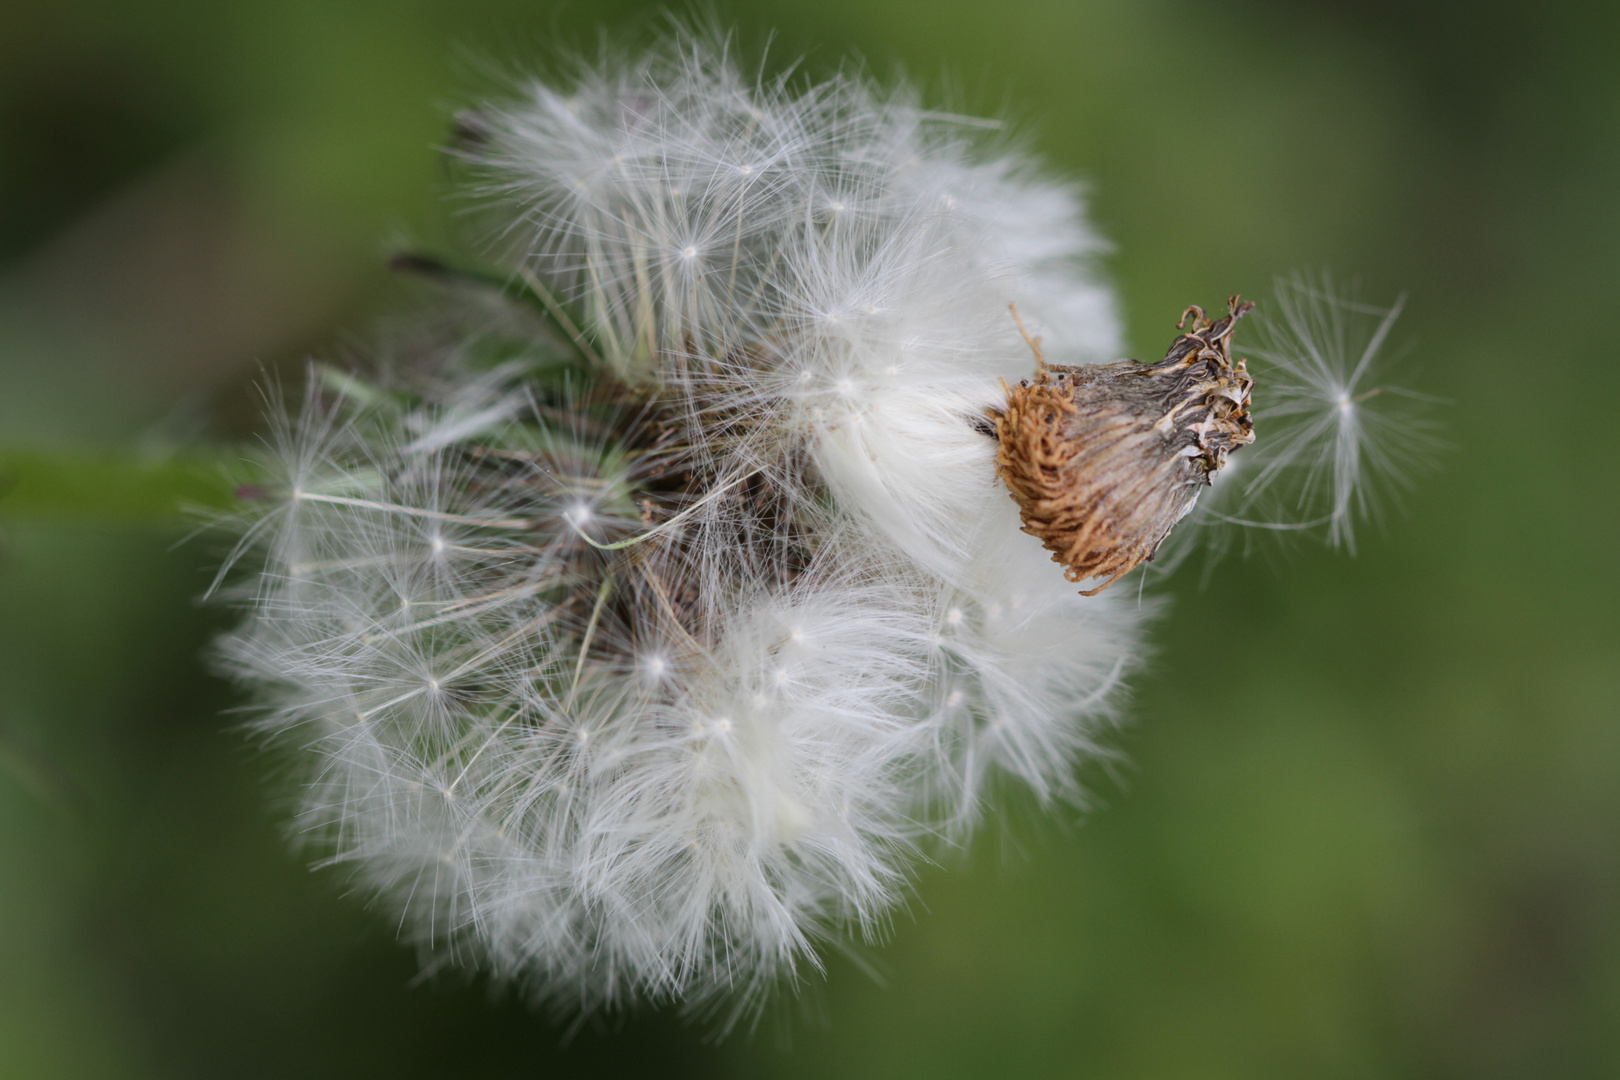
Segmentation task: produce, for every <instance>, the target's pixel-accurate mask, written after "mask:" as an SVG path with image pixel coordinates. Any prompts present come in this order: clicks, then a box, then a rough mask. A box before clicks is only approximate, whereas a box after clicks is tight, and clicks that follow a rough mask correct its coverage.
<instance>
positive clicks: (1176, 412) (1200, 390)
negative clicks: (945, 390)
mask: <svg viewBox="0 0 1620 1080" xmlns="http://www.w3.org/2000/svg"><path fill="white" fill-rule="evenodd" d="M1253 306H1254V305H1253V304H1252V303H1239V298H1238V297H1236V296H1233V297H1231V298H1230V299H1229V300H1228V301H1227V308H1228V314H1227V315H1226V317H1225V318H1223V319H1220V320H1218V321H1215V322H1211V321H1210V320H1209V319H1207V318H1205V317H1204V312H1203V310H1202V309H1200V308H1198V307H1189V308H1188V309H1187V310H1186V311H1185V312H1184V313H1183V314H1182V320H1181V322H1179V323H1177V324H1176V328H1177V329H1178V330H1180V329H1183V328H1185V327H1186V325H1187V319H1188V317H1189V316H1191V317H1192V320H1193V325H1192V329H1191V330H1190V331H1188V332H1187V333H1184V334H1182V335H1181V336H1180V337H1178V338H1176V340H1175V341H1174V342H1173V343H1172V344H1171V346H1170V351H1169V352H1168V353H1167V354H1166V355H1165V358H1164V359H1163V360H1160V361H1159V362H1158V363H1156V364H1138V363H1136V362H1135V361H1132V360H1122V361H1119V362H1118V363H1113V364H1098V365H1088V366H1080V367H1065V366H1059V365H1047V364H1045V363H1044V362H1041V363H1040V366H1039V371H1038V373H1037V375H1036V377H1035V378H1034V379H1033V380H1029V379H1026V380H1023V381H1022V382H1020V383H1019V384H1018V385H1017V386H1015V387H1011V388H1009V389H1008V391H1007V404H1006V406H1005V407H1004V408H1003V409H1001V410H998V411H996V412H993V413H992V414H991V415H992V419H993V420H994V421H995V425H996V438H997V440H998V441H999V443H1000V446H999V449H998V450H997V452H996V471H997V473H999V474H1000V476H1001V479H1002V482H1003V483H1005V484H1006V485H1007V490H1008V491H1009V492H1011V493H1012V497H1013V499H1014V500H1015V501H1016V502H1017V503H1018V508H1019V511H1020V513H1021V515H1022V517H1023V520H1024V531H1025V532H1027V533H1029V534H1031V535H1032V536H1037V537H1039V538H1040V540H1041V543H1042V544H1044V545H1045V546H1046V549H1047V550H1048V551H1050V552H1052V561H1053V562H1059V563H1062V564H1063V566H1064V571H1063V574H1064V577H1066V578H1068V580H1070V581H1084V580H1087V579H1088V578H1106V579H1107V580H1105V581H1104V582H1103V583H1102V584H1101V585H1099V586H1097V587H1096V588H1095V589H1087V590H1083V595H1086V596H1094V595H1096V594H1097V593H1100V592H1102V591H1103V590H1104V589H1106V588H1107V587H1108V586H1109V585H1112V584H1113V583H1114V582H1115V581H1117V580H1118V579H1119V578H1120V577H1121V576H1122V575H1124V574H1126V573H1129V572H1130V571H1131V570H1134V569H1135V568H1136V567H1137V566H1139V565H1140V564H1141V563H1143V562H1145V561H1147V560H1150V559H1152V558H1153V555H1154V553H1155V552H1156V551H1157V550H1158V548H1159V544H1160V543H1161V542H1162V541H1163V540H1164V538H1165V536H1166V535H1168V534H1169V532H1170V528H1171V526H1173V525H1174V524H1175V523H1176V522H1177V521H1178V520H1180V518H1181V516H1182V515H1183V514H1185V513H1186V512H1187V511H1188V510H1190V509H1192V505H1193V502H1194V500H1196V499H1197V498H1198V492H1199V490H1200V489H1201V488H1203V487H1204V486H1206V485H1207V484H1209V483H1210V482H1211V480H1212V478H1213V477H1214V475H1215V473H1217V472H1219V471H1220V469H1221V467H1222V466H1224V465H1225V464H1226V455H1227V454H1228V453H1229V452H1231V451H1232V450H1233V449H1234V448H1236V447H1239V446H1242V445H1244V444H1245V443H1251V442H1253V441H1254V423H1253V421H1252V420H1251V419H1250V418H1249V390H1250V388H1251V387H1252V386H1253V385H1254V380H1253V379H1252V378H1250V377H1249V373H1248V370H1247V367H1246V365H1245V364H1244V362H1243V361H1242V360H1238V361H1235V362H1234V361H1233V360H1232V353H1231V339H1232V330H1233V328H1234V327H1235V326H1236V325H1237V321H1238V320H1239V319H1241V318H1242V317H1243V316H1244V315H1246V314H1247V313H1248V312H1249V310H1250V309H1251V308H1252V307H1253ZM1037 361H1039V354H1038V352H1037Z"/></svg>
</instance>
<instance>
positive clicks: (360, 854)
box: [220, 34, 1381, 1026]
mask: <svg viewBox="0 0 1620 1080" xmlns="http://www.w3.org/2000/svg"><path fill="white" fill-rule="evenodd" d="M477 123H478V132H479V137H478V138H477V139H475V140H469V143H470V145H469V146H468V147H467V148H465V149H460V150H458V151H457V153H458V154H459V155H460V157H461V159H462V165H463V166H464V168H465V170H466V175H467V184H468V187H469V189H470V191H471V193H472V195H473V196H474V197H475V198H476V199H477V200H479V201H480V203H481V205H483V206H485V207H487V208H489V213H490V215H491V220H492V222H494V223H495V226H494V227H493V228H492V229H491V233H492V235H493V236H494V241H493V247H492V251H493V256H492V257H494V258H496V259H498V260H499V261H500V262H501V265H502V267H503V269H504V270H505V271H507V272H509V273H510V274H511V275H512V279H513V281H514V282H521V283H523V285H524V287H525V288H526V289H528V290H529V293H527V294H525V297H526V299H528V300H532V301H534V303H533V305H531V307H532V308H533V311H541V310H543V311H544V318H545V319H546V320H548V328H547V329H545V330H543V331H541V330H537V329H536V328H535V322H534V315H533V311H530V310H528V309H525V311H524V313H523V314H522V315H521V316H519V315H513V316H512V317H511V318H509V319H507V320H506V321H497V322H494V323H492V322H491V317H490V316H489V315H488V313H487V311H484V310H483V309H480V311H478V312H471V313H465V314H464V315H463V316H462V318H463V320H464V321H463V322H461V323H453V321H452V322H448V323H447V324H446V326H445V327H444V328H443V329H442V330H439V329H436V330H435V331H434V335H437V336H429V337H427V338H425V339H424V340H420V341H411V342H408V343H407V344H406V345H405V346H403V347H402V348H401V349H400V350H399V352H400V354H401V355H399V356H394V355H391V354H388V353H387V352H386V350H385V351H384V355H383V356H381V357H380V358H379V363H378V365H377V373H376V374H375V375H374V376H371V377H367V378H355V377H351V376H347V375H342V376H340V375H337V374H335V373H330V372H328V373H322V372H320V371H316V372H314V373H312V376H311V378H310V380H309V387H308V390H307V393H306V396H305V398H304V400H303V401H302V402H301V403H292V404H287V403H284V402H280V401H277V402H275V403H274V405H273V408H272V410H271V426H272V432H271V436H270V440H269V441H270V443H271V446H272V450H271V453H270V461H269V466H270V468H271V469H272V470H273V471H274V472H275V473H276V478H275V480H274V483H273V484H267V485H265V486H264V490H266V491H271V490H278V491H284V492H286V493H287V497H286V498H285V499H282V500H280V501H277V500H275V499H256V500H253V501H251V502H250V503H248V504H247V505H246V506H245V508H244V513H245V514H246V515H247V516H246V518H245V520H244V523H243V536H242V541H241V543H240V545H239V547H238V549H237V551H236V552H235V553H234V554H233V556H232V561H233V562H235V563H236V564H237V566H238V571H237V574H236V577H235V578H234V579H232V580H235V581H236V584H234V585H232V586H230V588H229V591H230V593H231V595H232V597H233V598H234V599H235V601H236V602H238V603H239V604H240V605H241V607H242V609H243V611H244V618H243V622H242V624H241V626H240V627H239V628H238V629H237V630H236V631H235V632H233V633H232V634H230V635H228V636H227V637H226V638H225V639H224V640H223V641H222V642H221V645H220V654H221V656H222V660H223V663H224V664H225V665H226V666H227V668H228V669H229V670H230V671H231V672H232V673H234V674H235V675H236V676H237V677H238V678H239V679H240V680H241V681H242V682H244V683H245V684H247V685H249V686H251V687H253V688H254V691H255V693H256V695H257V700H258V701H259V703H260V706H261V712H260V714H259V716H258V719H257V720H256V725H257V727H258V728H259V729H260V730H261V731H262V732H264V733H265V734H266V735H268V736H270V737H272V738H275V739H280V740H282V741H284V742H286V743H288V744H289V745H294V746H297V747H299V748H300V749H301V753H302V756H303V759H304V760H305V761H306V764H307V768H306V772H305V776H304V787H303V793H302V808H301V810H300V812H299V816H298V820H297V822H296V825H297V827H298V829H299V830H300V832H301V833H302V835H305V836H307V837H309V838H310V842H311V843H312V844H315V845H317V846H319V847H320V849H321V852H322V856H323V857H324V858H325V859H327V860H328V861H329V862H330V863H331V864H333V865H336V866H340V867H343V868H345V869H347V870H348V871H349V872H350V873H352V875H353V876H354V880H355V882H356V883H357V885H358V886H359V887H360V888H361V889H362V890H364V891H366V892H367V893H369V894H371V895H373V896H375V897H376V898H377V899H378V901H379V902H380V903H381V904H383V905H384V906H385V907H386V908H387V909H389V910H390V911H391V913H392V915H393V916H394V917H395V918H396V919H397V922H398V925H399V926H400V927H401V929H402V933H403V934H404V935H405V936H406V937H407V938H409V939H411V940H413V941H414V942H416V943H417V944H419V945H421V946H422V947H423V948H424V949H426V950H429V951H431V952H435V953H438V954H440V955H443V956H448V957H453V958H457V959H462V960H466V961H467V962H470V963H473V964H476V965H478V966H481V967H483V968H485V969H487V970H489V971H490V972H492V973H493V974H494V975H495V976H496V977H497V978H499V979H503V980H510V981H514V982H518V983H521V984H522V985H523V986H524V987H526V988H527V989H528V990H530V991H531V992H532V993H533V994H534V996H535V997H536V999H538V1000H542V1001H546V1002H550V1003H552V1004H554V1005H555V1006H556V1007H558V1008H559V1009H561V1010H564V1011H568V1012H576V1013H577V1012H591V1011H595V1010H601V1009H613V1008H617V1007H621V1006H625V1005H628V1004H629V1003H631V1002H634V1001H640V1000H651V1001H657V1002H679V1003H681V1004H682V1005H683V1006H684V1007H686V1008H688V1009H692V1010H695V1011H698V1012H705V1011H707V1012H711V1013H714V1014H715V1015H717V1017H718V1019H719V1022H720V1023H721V1025H722V1026H725V1025H727V1024H730V1023H733V1022H735V1021H736V1020H737V1019H739V1018H740V1017H746V1016H748V1015H750V1010H753V1009H756V1008H757V1007H758V1005H759V1003H760V1001H761V1000H762V999H763V997H764V996H765V995H766V994H767V993H768V992H769V990H770V989H771V988H772V987H773V986H775V985H777V984H778V983H781V982H783V981H787V982H791V981H792V980H793V979H795V978H797V977H799V976H800V975H801V974H802V973H803V972H805V971H807V970H812V969H814V968H815V967H816V966H817V965H818V964H819V960H818V959H817V957H818V949H819V948H820V947H821V946H822V945H824V944H825V943H826V942H828V941H832V940H838V939H840V938H843V937H846V936H868V937H870V936H874V935H876V934H877V933H878V931H879V929H880V928H881V927H882V926H883V925H884V921H885V918H886V915H887V913H888V912H890V911H891V910H892V909H893V908H894V906H895V905H896V904H897V903H898V902H899V901H900V900H901V899H902V898H903V897H904V895H905V892H906V889H907V887H908V882H909V881H910V878H911V875H912V873H913V867H914V865H915V860H916V857H917V856H918V854H919V852H920V851H922V850H924V849H926V848H927V847H928V846H929V845H930V844H934V843H937V842H940V841H946V842H960V841H961V840H963V839H964V838H965V837H966V836H967V835H968V834H969V833H970V832H971V831H972V829H973V827H974V826H975V825H976V824H977V822H978V821H979V819H980V817H981V816H982V815H983V814H984V813H986V812H987V807H988V806H990V805H991V803H990V800H989V799H988V792H989V791H990V790H991V788H992V787H993V786H994V785H995V784H996V783H997V782H998V778H1010V779H1012V780H1014V781H1016V782H1019V783H1021V784H1023V785H1025V786H1027V787H1028V788H1029V789H1030V790H1032V791H1033V792H1034V794H1035V796H1036V797H1037V798H1038V799H1039V800H1042V801H1044V802H1051V801H1053V800H1057V799H1064V798H1076V797H1077V796H1078V789H1077V785H1076V781H1075V779H1074V767H1075V765H1076V763H1077V762H1079V761H1081V760H1084V759H1087V758H1089V757H1095V756H1098V755H1103V754H1106V753H1107V752H1108V751H1107V750H1106V749H1105V747H1104V746H1103V744H1102V732H1103V730H1104V729H1105V728H1106V727H1107V725H1109V724H1110V723H1112V722H1113V720H1114V718H1115V717H1116V715H1117V708H1118V700H1119V697H1120V694H1121V687H1122V685H1123V682H1124V680H1125V679H1126V677H1128V676H1129V675H1130V674H1131V672H1132V671H1133V670H1134V668H1135V667H1136V665H1137V664H1138V663H1139V659H1140V657H1141V655H1142V651H1143V650H1142V648H1141V631H1142V626H1143V623H1144V620H1145V619H1146V617H1147V616H1148V614H1149V613H1150V612H1151V608H1152V605H1151V603H1147V604H1139V603H1136V602H1135V601H1134V599H1132V600H1129V601H1127V600H1124V599H1121V598H1120V597H1117V596H1114V595H1105V596H1099V597H1093V598H1084V597H1080V596H1078V595H1075V592H1074V590H1073V589H1072V588H1065V587H1064V583H1063V582H1062V579H1061V574H1054V567H1053V566H1052V564H1051V562H1050V561H1049V560H1048V558H1047V552H1045V551H1044V550H1043V549H1042V546H1041V543H1040V541H1039V540H1038V539H1037V538H1036V537H1035V536H1031V535H1028V534H1026V533H1025V532H1024V531H1022V528H1021V526H1022V522H1021V518H1020V510H1019V507H1018V506H1017V505H1015V504H1014V503H1013V502H1012V500H1010V499H1009V498H1008V496H1007V492H1006V490H1005V489H1004V488H1003V487H1001V486H1000V484H999V482H998V480H997V465H996V461H997V442H996V439H995V438H994V437H993V436H992V435H990V434H988V433H987V430H986V427H987V424H988V417H989V416H990V413H991V411H992V410H993V409H994V408H996V407H997V406H998V405H1001V404H1004V403H1005V401H1006V396H1005V395H1006V390H1005V386H1004V384H1005V383H1015V382H1017V381H1018V380H1019V379H1020V378H1022V377H1025V376H1027V375H1028V373H1029V369H1030V357H1029V354H1028V351H1027V349H1026V347H1025V345H1024V344H1023V342H1022V341H1021V339H1020V337H1019V336H1018V334H1017V333H1016V330H1015V328H1014V326H1013V325H1012V324H1011V322H1010V320H1009V318H1008V305H1009V303H1012V302H1016V303H1017V305H1018V309H1019V311H1020V312H1022V313H1023V318H1024V319H1025V320H1026V322H1027V324H1028V326H1029V328H1030V330H1031V332H1032V333H1034V334H1039V335H1040V336H1041V337H1042V338H1043V340H1044V342H1045V348H1046V349H1047V351H1048V359H1050V360H1051V361H1052V362H1053V363H1054V364H1056V363H1063V364H1072V365H1088V364H1096V363H1098V362H1100V361H1104V360H1111V359H1113V358H1115V357H1116V356H1117V355H1118V353H1119V351H1120V350H1119V331H1118V320H1117V318H1116V315H1115V304H1114V299H1113V294H1112V292H1111V290H1109V289H1108V288H1107V287H1106V286H1105V285H1103V284H1102V283H1100V282H1099V280H1098V279H1097V277H1096V275H1095V273H1094V271H1093V265H1092V264H1093V260H1094V258H1095V256H1096V255H1097V254H1098V253H1099V252H1100V251H1101V250H1102V244H1101V242H1100V241H1099V240H1098V239H1097V237H1096V236H1095V235H1094V234H1093V233H1092V231H1091V230H1090V228H1089V226H1088V225H1087V223H1086V221H1085V219H1084V216H1083V214H1082V212H1081V205H1080V200H1079V197H1078V192H1077V191H1076V189H1075V188H1073V187H1072V186H1071V185H1067V184H1064V183H1060V182H1056V181H1053V180H1051V179H1049V178H1047V177H1045V176H1044V175H1043V174H1042V172H1041V170H1040V169H1039V168H1038V167H1036V166H1035V165H1034V164H1033V163H1032V162H1031V161H1030V160H1028V159H1026V158H1024V157H1022V156H1020V155H1018V154H1016V153H1012V152H1009V151H1007V150H1006V149H1005V148H1004V147H998V146H996V145H994V144H992V143H989V142H987V141H986V139H985V137H984V134H983V133H984V129H985V125H984V124H982V123H979V122H974V121H971V120H968V119H965V118H961V117H951V116H945V115H941V114H938V113H935V112H931V111H929V110H926V109H924V108H922V107H921V105H920V104H919V102H918V100H917V98H916V97H915V95H914V94H913V92H912V91H910V90H909V89H907V88H904V87H900V88H892V89H886V88H881V87H878V86H876V85H875V84H874V83H872V82H871V81H870V80H868V79H866V78H865V77H863V76H861V75H859V74H855V73H851V74H846V75H842V76H838V77H835V78H833V79H831V80H829V81H827V82H824V83H821V84H816V85H801V84H799V83H796V82H794V81H793V80H792V78H791V77H783V78H781V79H765V80H759V79H755V78H751V77H748V76H745V75H744V74H743V69H741V68H740V67H739V66H738V65H737V63H736V62H735V60H734V59H733V58H732V56H731V51H730V47H729V46H728V45H727V43H725V42H724V41H714V40H702V39H697V38H694V37H693V36H691V35H685V34H676V35H674V36H672V37H671V38H670V39H669V40H668V41H666V42H665V43H664V44H663V45H662V46H660V47H659V48H657V49H655V50H653V51H652V52H650V53H649V54H647V55H645V56H641V57H621V58H617V59H609V60H605V61H602V62H599V63H595V64H588V65H581V66H580V67H579V68H578V70H577V71H576V72H575V73H574V77H573V79H572V82H571V85H569V86H566V87H562V88H559V87H556V86H549V85H545V84H540V83H537V84H534V85H532V86H530V87H528V88H527V89H526V90H525V91H524V92H523V93H522V94H521V95H519V96H518V97H516V98H515V99H514V100H511V101H508V102H504V103H495V104H493V105H490V106H488V107H486V108H485V109H483V110H480V112H479V113H478V120H477ZM509 291H512V292H515V291H516V286H515V285H514V286H513V288H512V290H509ZM531 294H532V295H531ZM424 333H426V331H424ZM1335 380H1336V381H1335ZM1366 380H1367V376H1366V373H1365V372H1363V371H1362V370H1361V369H1360V368H1354V369H1353V370H1350V371H1342V370H1340V368H1338V367H1335V366H1334V365H1333V364H1332V363H1326V362H1323V363H1318V362H1316V361H1314V360H1311V361H1308V362H1304V363H1302V364H1300V365H1298V377H1297V380H1296V381H1297V383H1298V386H1299V387H1300V389H1299V390H1298V392H1297V400H1298V401H1299V402H1301V403H1303V402H1305V401H1315V402H1317V403H1320V402H1322V401H1324V400H1326V401H1329V402H1334V403H1341V405H1340V408H1339V411H1338V412H1337V413H1336V414H1335V415H1337V416H1342V417H1344V418H1346V419H1344V420H1342V421H1339V422H1338V426H1337V427H1330V428H1329V429H1327V430H1326V431H1325V432H1322V433H1318V435H1323V436H1325V437H1327V439H1328V441H1329V442H1330V443H1331V444H1332V445H1333V446H1334V447H1335V449H1334V451H1333V457H1332V462H1333V464H1331V465H1330V466H1328V467H1327V468H1326V472H1327V473H1331V474H1332V483H1333V485H1334V487H1333V490H1335V491H1337V490H1338V488H1337V486H1336V485H1337V484H1338V483H1339V480H1340V475H1341V474H1344V473H1346V472H1348V473H1350V474H1355V473H1357V472H1366V471H1368V470H1369V469H1374V468H1376V466H1377V460H1376V454H1377V451H1374V450H1371V449H1368V448H1367V444H1365V443H1364V442H1362V441H1360V440H1361V439H1362V436H1363V435H1364V434H1365V429H1366V427H1367V426H1368V424H1369V423H1370V422H1371V421H1369V419H1368V417H1367V416H1366V415H1365V414H1367V413H1369V412H1370V407H1371V406H1372V405H1373V404H1374V401H1373V400H1372V399H1370V398H1366V397H1364V396H1362V395H1365V394H1366V393H1367V392H1368V390H1369V388H1370V387H1369V384H1368V382H1367V381H1366ZM1330 391H1331V394H1332V396H1331V397H1327V398H1325V397H1324V395H1325V394H1328V393H1329V392H1330ZM1294 400H1296V399H1295V398H1287V397H1285V398H1284V401H1285V404H1286V403H1287V402H1289V401H1294ZM1379 404H1381V401H1380V402H1379ZM1313 431H1314V429H1313ZM1318 435H1313V436H1312V438H1313V439H1315V438H1317V437H1318ZM1347 440H1348V442H1349V444H1350V447H1351V448H1349V449H1346V448H1345V447H1344V446H1342V445H1341V444H1343V443H1345V442H1346V441H1347ZM1301 452H1303V451H1301ZM1307 471H1309V470H1307ZM1248 475H1250V476H1254V477H1256V478H1257V480H1259V481H1261V482H1262V483H1263V484H1264V483H1270V481H1269V480H1265V479H1264V478H1265V476H1266V475H1267V474H1265V473H1264V472H1263V471H1259V470H1251V471H1250V473H1249V474H1248ZM1323 479H1324V482H1325V481H1326V479H1327V476H1326V474H1324V477H1323ZM1251 482H1254V481H1251ZM1334 498H1335V499H1337V498H1338V497H1337V496H1334ZM1351 501H1352V502H1354V499H1353V498H1352V500H1351ZM1335 506H1337V502H1335ZM1335 512H1337V511H1335ZM1346 536H1348V533H1346Z"/></svg>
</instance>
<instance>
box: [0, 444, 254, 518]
mask: <svg viewBox="0 0 1620 1080" xmlns="http://www.w3.org/2000/svg"><path fill="white" fill-rule="evenodd" d="M227 460H229V459H228V458H227V457H226V456H225V454H224V453H221V454H220V455H219V456H217V457H207V456H203V455H201V454H198V453H195V452H192V453H188V454H185V455H172V456H164V457H140V456H136V455H135V454H130V455H128V456H124V455H120V456H108V455H100V454H84V453H73V452H53V451H43V450H5V449H0V519H8V518H36V519H37V518H45V519H55V520H60V519H82V520H91V521H118V522H152V523H161V522H170V523H174V524H184V523H185V521H186V519H187V517H188V516H189V515H190V514H191V513H193V512H195V511H197V510H226V509H229V508H230V507H231V505H232V504H233V503H234V501H235V494H234V493H235V489H236V486H235V483H234V482H233V481H232V479H231V478H230V476H229V474H228V472H227V469H226V462H227Z"/></svg>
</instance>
